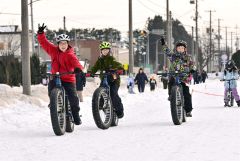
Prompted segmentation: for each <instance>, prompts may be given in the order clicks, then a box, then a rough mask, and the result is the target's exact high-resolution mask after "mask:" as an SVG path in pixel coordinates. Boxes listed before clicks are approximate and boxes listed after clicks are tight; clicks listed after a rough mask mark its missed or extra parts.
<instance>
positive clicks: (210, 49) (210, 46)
mask: <svg viewBox="0 0 240 161" xmlns="http://www.w3.org/2000/svg"><path fill="white" fill-rule="evenodd" d="M208 12H209V13H210V24H209V59H208V60H209V62H208V65H209V71H208V72H211V71H212V67H214V54H213V53H212V12H215V11H212V10H209V11H208Z"/></svg>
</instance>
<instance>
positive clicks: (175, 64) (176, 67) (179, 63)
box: [161, 38, 194, 117]
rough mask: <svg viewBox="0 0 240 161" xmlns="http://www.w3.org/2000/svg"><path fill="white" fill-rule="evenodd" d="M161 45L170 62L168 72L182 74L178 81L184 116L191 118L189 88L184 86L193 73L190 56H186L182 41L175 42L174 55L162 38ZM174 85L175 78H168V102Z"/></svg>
mask: <svg viewBox="0 0 240 161" xmlns="http://www.w3.org/2000/svg"><path fill="white" fill-rule="evenodd" d="M161 43H162V45H163V52H164V53H165V54H166V55H167V57H168V59H169V60H170V62H171V64H170V70H169V71H170V72H175V71H178V72H179V73H183V74H182V75H181V78H180V80H181V85H182V89H183V97H184V109H185V111H186V116H187V117H192V113H191V111H192V96H191V94H190V92H189V87H188V86H187V85H186V84H187V83H189V82H190V80H191V73H193V72H194V65H193V62H192V59H191V56H190V55H189V54H187V43H186V42H185V41H183V40H179V41H177V43H176V45H175V48H176V52H175V53H173V52H172V51H171V50H170V49H169V48H168V47H167V45H166V44H165V41H164V39H163V38H162V39H161ZM174 84H175V78H174V77H172V76H170V78H169V83H168V89H169V90H168V94H169V100H171V90H172V86H173V85H174Z"/></svg>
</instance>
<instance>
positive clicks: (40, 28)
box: [37, 23, 47, 34]
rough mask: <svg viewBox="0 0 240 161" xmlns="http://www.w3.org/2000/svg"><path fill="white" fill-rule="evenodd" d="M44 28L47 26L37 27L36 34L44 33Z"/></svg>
mask: <svg viewBox="0 0 240 161" xmlns="http://www.w3.org/2000/svg"><path fill="white" fill-rule="evenodd" d="M46 27H47V26H46V25H44V23H43V24H42V26H39V27H38V31H37V33H38V34H42V33H44V29H45V28H46Z"/></svg>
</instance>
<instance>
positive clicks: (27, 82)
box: [21, 0, 31, 95]
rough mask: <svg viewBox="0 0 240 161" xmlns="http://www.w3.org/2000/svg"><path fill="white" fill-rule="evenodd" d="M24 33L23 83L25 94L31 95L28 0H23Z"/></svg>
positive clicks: (22, 41)
mask: <svg viewBox="0 0 240 161" xmlns="http://www.w3.org/2000/svg"><path fill="white" fill-rule="evenodd" d="M21 10H22V11H21V12H22V16H21V19H22V33H21V55H22V85H23V94H26V95H31V72H30V55H29V28H28V0H21Z"/></svg>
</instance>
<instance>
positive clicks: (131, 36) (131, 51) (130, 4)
mask: <svg viewBox="0 0 240 161" xmlns="http://www.w3.org/2000/svg"><path fill="white" fill-rule="evenodd" d="M133 62H134V57H133V31H132V0H129V73H133Z"/></svg>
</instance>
